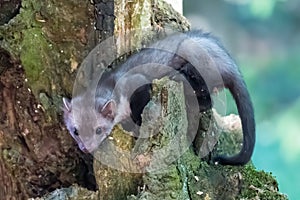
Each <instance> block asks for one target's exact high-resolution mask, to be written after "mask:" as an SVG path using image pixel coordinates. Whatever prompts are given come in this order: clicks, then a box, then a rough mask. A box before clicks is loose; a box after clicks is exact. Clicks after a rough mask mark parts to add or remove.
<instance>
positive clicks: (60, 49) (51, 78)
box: [0, 0, 285, 200]
mask: <svg viewBox="0 0 300 200" xmlns="http://www.w3.org/2000/svg"><path fill="white" fill-rule="evenodd" d="M0 13H1V16H0V93H1V95H0V106H1V113H0V199H28V198H37V199H52V198H57V199H59V198H63V197H64V198H65V199H66V198H70V199H83V198H87V199H105V200H108V199H126V198H127V199H234V198H238V197H240V198H242V197H244V198H246V197H248V198H249V199H251V198H252V199H254V198H257V197H258V198H264V197H265V196H269V197H270V198H269V197H268V198H269V199H271V198H272V197H274V198H276V199H284V198H285V197H284V196H281V195H280V194H279V193H278V191H277V183H276V182H274V179H273V178H272V177H271V176H270V175H267V174H265V173H263V172H257V171H255V170H254V168H253V167H252V166H246V167H224V166H214V165H209V164H207V162H206V161H201V160H200V158H199V157H198V156H196V155H195V153H194V151H193V150H192V148H187V150H186V152H185V153H184V154H183V156H182V157H180V158H178V159H177V160H173V161H172V162H170V163H168V166H167V167H166V168H165V171H163V172H161V173H160V174H157V173H154V171H153V167H154V168H155V167H157V166H158V165H159V164H160V163H155V162H154V163H152V164H149V162H150V161H151V160H152V158H153V157H152V155H155V152H156V151H159V149H157V148H158V147H157V144H160V143H162V141H168V140H170V139H171V138H172V137H174V135H172V134H171V133H173V132H174V131H175V130H173V129H172V128H170V127H173V128H174V127H175V124H176V130H177V131H181V133H182V135H186V133H187V132H186V131H187V128H186V125H187V123H188V122H187V121H186V119H185V115H186V113H185V112H184V109H183V108H184V97H183V96H180V95H179V94H182V93H183V91H182V90H183V89H182V86H180V84H177V83H173V82H170V81H167V83H166V84H167V85H168V84H169V85H168V86H167V87H166V88H164V87H161V86H159V85H160V83H159V82H158V83H157V85H158V86H157V88H158V89H157V91H156V94H157V96H156V97H155V95H154V97H153V99H152V103H153V104H155V103H157V99H160V98H162V97H164V96H165V97H166V96H168V97H170V96H172V95H173V97H172V98H171V97H170V98H167V99H165V101H162V100H163V99H160V100H161V101H162V102H164V103H163V105H164V109H166V110H165V112H168V113H170V116H168V117H171V118H172V117H173V118H172V120H170V119H169V118H168V117H167V116H166V115H164V114H163V113H164V112H162V115H161V116H160V119H161V123H163V124H165V126H164V127H165V129H164V131H162V132H159V135H160V137H158V138H154V139H148V140H143V139H139V140H136V139H135V138H133V137H131V136H129V135H128V134H124V133H125V131H124V130H123V129H122V128H121V127H120V126H117V127H115V129H114V132H113V135H112V138H113V139H112V140H108V141H107V142H106V144H105V145H103V146H102V147H101V148H108V149H106V150H108V151H109V148H112V145H114V146H116V147H117V149H119V150H120V149H121V150H122V151H124V150H126V151H129V150H131V149H132V148H134V151H135V155H136V157H135V159H134V160H132V159H131V158H129V157H126V156H123V155H122V154H113V153H112V154H109V155H103V154H101V151H100V153H99V154H97V155H95V157H94V158H97V159H93V157H92V156H91V155H88V154H84V153H82V152H81V151H80V150H79V149H78V147H77V145H76V144H75V142H74V141H73V139H72V138H71V137H70V135H69V133H68V132H67V130H66V128H65V125H64V124H63V117H62V110H61V105H62V97H63V96H67V97H71V95H72V90H73V84H74V80H75V77H76V75H77V72H78V70H79V67H80V65H81V63H82V62H83V59H84V58H85V57H86V56H87V55H88V53H89V52H90V51H91V50H92V49H93V48H94V47H95V46H96V45H97V44H99V43H100V42H103V41H105V40H106V39H108V38H110V37H112V36H114V38H115V40H114V41H115V43H114V44H113V45H114V46H112V47H111V48H112V49H115V50H116V56H117V58H118V61H117V62H115V64H117V63H118V62H122V59H123V60H124V59H126V56H124V57H122V56H123V55H124V54H125V55H127V54H130V53H131V52H133V51H135V50H136V49H138V48H140V47H141V45H143V44H144V42H145V41H148V42H149V41H151V38H152V37H153V36H154V34H152V33H153V32H151V31H155V32H163V31H164V30H165V28H169V29H172V30H175V31H181V32H183V31H187V30H188V29H189V23H188V22H187V21H186V20H185V18H184V17H182V15H180V14H179V13H177V12H176V11H174V9H173V8H172V6H170V5H169V4H167V3H165V2H164V1H162V0H132V1H128V0H115V1H113V0H93V1H84V0H70V1H65V0H48V1H43V0H22V1H21V0H14V1H2V0H0ZM95 27H96V29H95ZM148 30H151V31H148ZM128 50H130V51H129V52H128ZM101 53H102V54H101V55H102V56H105V55H109V54H110V52H109V51H104V52H101ZM97 59H98V58H97ZM99 60H100V61H99V62H100V63H101V58H99ZM106 64H107V63H104V65H106ZM161 81H166V80H164V79H163V80H161ZM173 91H178V92H177V93H173ZM154 94H155V92H154ZM176 95H179V96H176ZM174 99H179V100H180V101H174ZM146 108H148V107H146ZM174 108H176V109H174ZM147 112H150V111H149V110H148V111H147V110H146V111H145V112H144V117H145V118H146V116H147ZM201 115H203V117H202V118H201V122H200V126H201V128H200V129H199V130H200V131H199V134H200V139H199V138H198V141H200V142H201V143H202V142H203V139H201V135H203V134H208V135H209V134H211V132H210V131H211V130H208V129H207V126H208V124H210V123H213V124H214V127H215V131H218V127H217V123H216V122H215V121H214V120H212V121H211V118H212V114H211V112H210V111H208V112H206V113H205V114H203V113H202V114H201ZM148 116H151V112H150V113H148ZM176 116H177V117H176ZM178 116H181V118H180V119H179V118H178ZM184 122H185V123H184ZM143 124H146V123H145V121H144V122H143ZM141 128H142V129H143V126H142V127H141ZM148 131H149V130H148ZM145 132H146V131H145ZM219 132H220V130H219ZM185 140H186V138H185V137H182V138H181V139H180V141H183V142H182V143H183V144H184V141H185ZM208 143H209V142H208ZM179 146H180V145H179ZM160 147H164V146H163V145H161V146H160ZM180 147H181V146H180ZM208 148H213V147H208ZM173 150H174V151H177V150H178V149H173ZM108 151H105V152H108ZM103 152H104V151H103ZM111 152H113V151H111ZM97 156H100V158H99V157H97ZM101 156H102V158H103V156H104V158H106V159H112V158H113V159H115V163H118V164H120V166H121V168H122V170H123V171H118V170H116V169H113V168H110V167H107V166H106V165H104V164H103V163H101V162H98V161H99V159H101ZM150 163H151V162H150ZM128 167H131V171H130V170H128ZM132 169H134V170H136V171H135V173H132ZM137 172H138V173H137ZM258 179H261V181H257V180H258ZM262 182H263V183H262ZM58 188H63V189H58ZM224 188H225V189H224ZM56 189H57V190H56ZM53 190H55V191H54V192H52V191H53ZM51 192H52V193H51ZM44 195H45V196H44ZM243 195H244V196H243ZM263 195H265V196H263ZM42 196H44V197H42ZM38 197H41V198H38ZM268 198H264V199H268Z"/></svg>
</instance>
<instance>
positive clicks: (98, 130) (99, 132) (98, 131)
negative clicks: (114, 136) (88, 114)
mask: <svg viewBox="0 0 300 200" xmlns="http://www.w3.org/2000/svg"><path fill="white" fill-rule="evenodd" d="M101 133H102V129H101V128H100V127H98V128H97V129H96V134H97V135H100V134H101Z"/></svg>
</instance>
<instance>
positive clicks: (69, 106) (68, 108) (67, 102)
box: [63, 97, 72, 112]
mask: <svg viewBox="0 0 300 200" xmlns="http://www.w3.org/2000/svg"><path fill="white" fill-rule="evenodd" d="M63 103H64V110H65V111H68V112H71V110H72V104H71V100H70V99H68V98H65V97H64V98H63Z"/></svg>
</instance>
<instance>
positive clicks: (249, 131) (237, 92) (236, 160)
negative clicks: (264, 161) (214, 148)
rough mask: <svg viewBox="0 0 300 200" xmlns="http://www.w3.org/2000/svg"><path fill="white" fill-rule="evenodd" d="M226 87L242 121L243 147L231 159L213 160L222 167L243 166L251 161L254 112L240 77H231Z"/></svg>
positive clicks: (253, 138) (253, 140)
mask: <svg viewBox="0 0 300 200" xmlns="http://www.w3.org/2000/svg"><path fill="white" fill-rule="evenodd" d="M225 82H226V81H225ZM226 87H227V88H228V89H229V90H230V92H231V94H232V96H233V98H234V100H235V102H236V105H237V109H238V112H239V115H240V118H241V121H242V129H243V146H242V149H241V151H240V152H239V153H238V154H237V155H235V156H232V157H227V156H217V157H216V158H214V162H217V163H219V164H222V165H244V164H246V163H247V162H249V160H250V159H251V156H252V153H253V149H254V144H255V120H254V110H253V106H252V102H251V98H250V95H249V93H248V90H247V87H246V84H245V82H244V80H243V79H242V78H241V76H240V75H239V76H235V77H233V79H231V81H230V83H229V84H228V85H226Z"/></svg>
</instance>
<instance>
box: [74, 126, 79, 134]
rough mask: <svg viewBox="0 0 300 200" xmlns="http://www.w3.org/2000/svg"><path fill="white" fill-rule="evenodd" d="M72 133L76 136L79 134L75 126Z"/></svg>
mask: <svg viewBox="0 0 300 200" xmlns="http://www.w3.org/2000/svg"><path fill="white" fill-rule="evenodd" d="M73 133H74V135H76V136H78V135H79V134H78V130H77V129H76V128H75V129H74V132H73Z"/></svg>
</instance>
